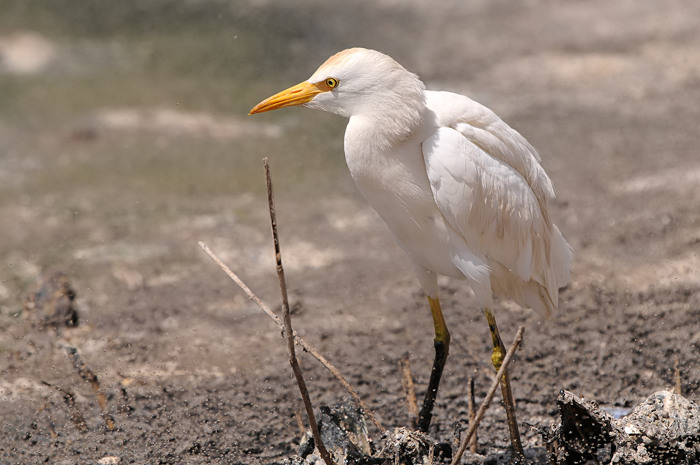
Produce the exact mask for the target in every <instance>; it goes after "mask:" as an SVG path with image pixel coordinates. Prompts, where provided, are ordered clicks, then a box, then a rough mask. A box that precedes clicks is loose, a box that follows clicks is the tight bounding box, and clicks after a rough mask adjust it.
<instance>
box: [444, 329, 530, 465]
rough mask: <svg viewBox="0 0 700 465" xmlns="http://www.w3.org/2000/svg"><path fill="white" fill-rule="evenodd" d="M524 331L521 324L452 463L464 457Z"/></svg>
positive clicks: (521, 339)
mask: <svg viewBox="0 0 700 465" xmlns="http://www.w3.org/2000/svg"><path fill="white" fill-rule="evenodd" d="M524 331H525V327H524V326H521V327H520V328H518V332H517V334H516V335H515V339H513V343H512V344H511V346H510V348H509V349H508V352H506V356H505V358H504V359H503V364H502V365H501V369H500V370H498V374H497V375H496V380H495V381H494V382H493V384H491V388H490V389H489V392H488V394H486V398H485V399H484V402H483V403H482V404H481V407H479V410H478V411H477V412H476V416H475V417H474V422H473V423H471V424H470V425H469V430H468V431H467V435H466V436H464V437H463V438H462V443H461V444H460V445H459V450H457V454H456V455H455V456H454V457H453V459H452V465H457V464H458V463H459V461H460V459H461V458H462V454H464V450H465V449H466V448H467V444H468V443H469V440H470V439H471V437H472V435H473V434H474V433H475V431H476V428H477V427H478V426H479V423H481V419H482V418H483V416H484V414H485V413H486V410H487V409H488V408H489V404H490V403H491V400H492V399H493V396H494V395H495V394H496V389H498V386H499V384H500V381H501V378H503V375H505V373H506V371H507V370H508V365H509V364H510V360H511V359H512V358H513V354H514V353H515V351H516V350H517V349H518V346H520V343H521V342H522V341H523V332H524Z"/></svg>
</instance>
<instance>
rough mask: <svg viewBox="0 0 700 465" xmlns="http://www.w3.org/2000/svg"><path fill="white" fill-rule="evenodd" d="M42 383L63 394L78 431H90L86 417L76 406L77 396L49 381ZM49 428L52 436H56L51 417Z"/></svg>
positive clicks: (71, 418)
mask: <svg viewBox="0 0 700 465" xmlns="http://www.w3.org/2000/svg"><path fill="white" fill-rule="evenodd" d="M41 383H42V384H44V385H45V386H48V387H50V388H54V389H55V390H56V391H58V392H59V393H60V394H61V396H62V397H63V401H64V402H65V403H66V405H67V406H68V410H69V411H70V420H71V421H72V422H73V424H74V425H75V426H76V428H78V431H80V432H81V433H84V432H86V431H87V430H88V426H87V423H86V422H85V417H83V414H82V413H80V410H79V409H78V406H77V405H76V404H75V394H73V393H72V392H71V391H69V390H68V389H63V388H62V387H60V386H56V385H55V384H51V383H49V382H47V381H41ZM49 427H50V428H51V435H52V436H53V435H55V434H56V430H55V429H54V425H53V421H52V420H51V417H49Z"/></svg>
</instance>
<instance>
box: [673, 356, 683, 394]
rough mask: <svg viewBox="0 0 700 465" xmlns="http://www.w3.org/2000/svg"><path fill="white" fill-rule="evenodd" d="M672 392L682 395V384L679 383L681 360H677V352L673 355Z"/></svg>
mask: <svg viewBox="0 0 700 465" xmlns="http://www.w3.org/2000/svg"><path fill="white" fill-rule="evenodd" d="M673 380H674V386H673V393H674V394H678V395H679V396H682V395H683V389H682V388H683V386H682V384H681V362H680V360H678V354H675V355H674V356H673Z"/></svg>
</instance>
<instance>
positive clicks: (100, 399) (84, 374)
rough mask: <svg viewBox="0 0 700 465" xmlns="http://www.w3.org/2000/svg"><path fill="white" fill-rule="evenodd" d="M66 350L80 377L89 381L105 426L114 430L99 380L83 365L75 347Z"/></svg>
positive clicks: (112, 420)
mask: <svg viewBox="0 0 700 465" xmlns="http://www.w3.org/2000/svg"><path fill="white" fill-rule="evenodd" d="M66 352H67V353H68V355H71V356H72V357H73V366H74V367H75V369H76V370H77V371H78V374H79V375H80V377H81V378H83V379H84V380H85V381H87V382H88V383H90V386H92V390H93V391H95V396H96V397H97V403H98V404H99V405H100V410H101V412H102V420H103V421H104V422H105V426H107V429H109V430H110V431H114V419H113V418H112V416H111V415H110V414H109V409H108V407H107V397H105V395H104V393H103V392H102V389H100V382H99V381H98V379H97V375H96V374H95V372H94V371H92V370H91V369H90V368H89V367H88V366H87V365H85V362H83V359H82V358H80V354H78V349H76V348H75V347H66Z"/></svg>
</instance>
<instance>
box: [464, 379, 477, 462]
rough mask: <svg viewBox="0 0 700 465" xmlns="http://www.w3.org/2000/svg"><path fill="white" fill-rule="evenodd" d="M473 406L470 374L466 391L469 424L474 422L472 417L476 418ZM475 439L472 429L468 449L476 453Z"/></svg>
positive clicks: (472, 387)
mask: <svg viewBox="0 0 700 465" xmlns="http://www.w3.org/2000/svg"><path fill="white" fill-rule="evenodd" d="M475 406H476V401H475V399H474V377H473V376H470V377H469V389H468V393H467V408H468V415H469V424H470V425H472V424H474V419H475V418H476V413H475V411H474V408H475ZM477 441H478V439H477V438H476V430H474V434H472V438H471V440H470V441H469V451H470V452H471V453H472V454H475V453H476V446H477Z"/></svg>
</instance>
